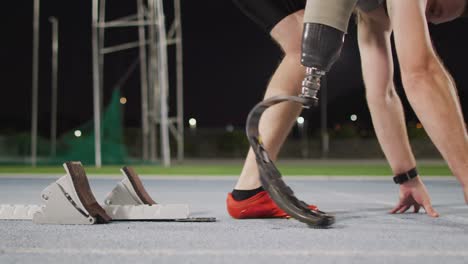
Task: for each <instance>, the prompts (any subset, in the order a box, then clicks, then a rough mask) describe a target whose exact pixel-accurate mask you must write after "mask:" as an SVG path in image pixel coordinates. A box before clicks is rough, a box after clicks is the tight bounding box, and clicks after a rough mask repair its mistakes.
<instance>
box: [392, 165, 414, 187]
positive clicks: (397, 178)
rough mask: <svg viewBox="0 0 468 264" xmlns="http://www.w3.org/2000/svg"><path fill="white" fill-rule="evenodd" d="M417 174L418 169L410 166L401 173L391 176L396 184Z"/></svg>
mask: <svg viewBox="0 0 468 264" xmlns="http://www.w3.org/2000/svg"><path fill="white" fill-rule="evenodd" d="M418 175H419V173H418V170H417V169H416V168H412V169H411V170H409V171H407V172H405V173H401V174H398V175H396V176H395V177H393V181H394V182H395V183H396V184H402V183H405V182H407V181H409V180H411V179H413V178H416V177H417V176H418Z"/></svg>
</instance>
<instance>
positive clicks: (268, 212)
mask: <svg viewBox="0 0 468 264" xmlns="http://www.w3.org/2000/svg"><path fill="white" fill-rule="evenodd" d="M226 204H227V211H228V213H229V214H230V215H231V216H232V217H233V218H237V219H248V218H289V217H290V216H289V215H288V214H287V213H286V212H285V211H283V210H281V209H280V208H279V207H278V206H277V205H276V203H275V202H274V201H273V200H272V199H271V198H270V195H269V194H268V193H267V192H266V191H261V192H259V193H257V194H256V195H254V196H252V197H250V198H248V199H245V200H242V201H236V200H234V198H232V194H231V193H228V197H227V200H226ZM309 208H310V209H311V210H317V206H315V205H309Z"/></svg>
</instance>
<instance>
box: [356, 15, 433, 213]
mask: <svg viewBox="0 0 468 264" xmlns="http://www.w3.org/2000/svg"><path fill="white" fill-rule="evenodd" d="M391 33H392V29H391V25H390V21H389V18H388V16H387V15H386V13H385V10H384V9H383V8H379V9H377V10H374V11H372V12H370V13H364V12H360V13H359V15H358V41H359V50H360V54H361V63H362V71H363V79H364V83H365V85H366V97H367V102H368V105H369V109H370V112H371V116H372V122H373V124H374V128H375V132H376V134H377V138H378V139H379V143H380V145H381V147H382V150H383V152H384V153H385V156H386V158H387V160H388V162H389V164H390V167H391V168H392V171H393V173H394V174H395V175H397V174H401V173H404V172H406V171H408V170H410V169H411V168H414V167H416V161H415V158H414V155H413V153H412V151H411V148H410V145H409V140H408V136H407V131H406V125H405V118H404V111H403V107H402V104H401V101H400V98H399V96H398V94H397V93H396V91H395V88H394V84H393V56H392V49H391V41H390V37H391ZM412 206H413V207H414V212H418V211H419V209H420V207H421V206H422V207H423V208H425V211H426V212H427V214H428V215H430V216H432V217H436V216H438V214H437V212H436V211H435V210H434V209H433V208H432V205H431V201H430V197H429V194H428V192H427V189H426V188H425V186H424V184H423V182H422V180H421V179H420V178H419V176H418V177H417V178H415V179H412V180H410V181H408V182H406V183H403V184H401V185H400V199H399V202H398V204H397V205H396V206H395V207H394V208H393V209H392V210H391V213H404V212H405V211H406V210H408V209H410V208H411V207H412Z"/></svg>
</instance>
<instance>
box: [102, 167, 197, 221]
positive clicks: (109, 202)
mask: <svg viewBox="0 0 468 264" xmlns="http://www.w3.org/2000/svg"><path fill="white" fill-rule="evenodd" d="M120 171H121V172H122V173H123V175H124V176H125V178H124V179H123V180H122V181H120V182H119V183H117V185H116V186H115V187H114V189H113V190H112V191H111V192H110V193H109V194H108V195H107V197H106V199H104V205H103V208H104V210H106V213H107V214H108V215H109V216H110V217H112V220H117V221H118V220H121V221H125V220H127V221H129V220H133V221H136V220H140V221H144V220H146V221H151V220H176V219H185V218H188V217H189V215H190V212H189V206H188V205H187V204H166V205H162V204H157V203H156V202H155V201H154V200H153V199H152V198H151V196H150V195H149V194H148V192H147V191H146V189H145V187H144V186H143V183H142V182H141V180H140V177H138V175H137V174H136V173H135V171H134V170H133V169H132V168H130V167H124V168H122V169H121V170H120Z"/></svg>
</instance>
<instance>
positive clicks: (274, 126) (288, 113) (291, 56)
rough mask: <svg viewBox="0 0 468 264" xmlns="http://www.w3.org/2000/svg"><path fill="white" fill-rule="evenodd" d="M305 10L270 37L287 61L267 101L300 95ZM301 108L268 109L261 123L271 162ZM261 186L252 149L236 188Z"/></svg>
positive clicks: (286, 105) (287, 19) (278, 71)
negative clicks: (277, 97)
mask: <svg viewBox="0 0 468 264" xmlns="http://www.w3.org/2000/svg"><path fill="white" fill-rule="evenodd" d="M303 14H304V11H303V10H300V11H297V12H295V13H293V14H291V15H289V16H287V17H285V18H284V19H283V20H281V21H280V22H279V23H278V24H277V25H276V26H275V27H274V28H273V29H272V31H271V36H272V37H273V39H274V40H275V41H276V42H277V43H278V44H279V45H280V47H281V48H282V50H283V51H284V58H283V60H282V61H281V63H280V65H279V66H278V68H277V69H276V71H275V73H274V74H273V77H272V78H271V81H270V83H269V85H268V87H267V90H266V94H265V98H269V97H272V96H275V95H298V94H299V93H300V92H301V81H302V79H303V78H304V67H302V66H301V63H300V58H301V36H302V25H303V24H302V20H303ZM300 112H301V106H299V105H298V104H294V103H283V104H280V105H277V106H274V107H272V108H271V109H268V110H267V112H265V114H264V115H263V116H262V120H261V122H260V133H261V135H262V140H263V143H264V145H265V147H266V149H267V151H268V153H269V154H270V157H271V159H272V160H276V157H277V155H278V152H279V150H280V148H281V145H282V144H283V142H284V140H285V139H286V137H287V135H288V134H289V131H290V130H291V127H292V126H293V124H294V122H295V120H296V118H297V116H298V115H299V114H300ZM260 186H261V183H260V178H259V174H258V168H257V164H256V162H255V155H254V154H253V152H252V150H249V153H248V155H247V158H246V160H245V164H244V168H243V169H242V173H241V175H240V177H239V180H238V182H237V184H236V186H235V189H238V190H250V189H255V188H258V187H260Z"/></svg>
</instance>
